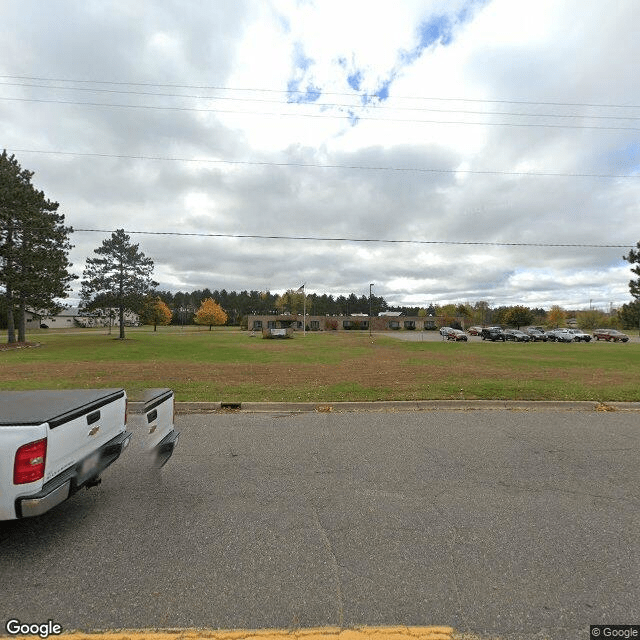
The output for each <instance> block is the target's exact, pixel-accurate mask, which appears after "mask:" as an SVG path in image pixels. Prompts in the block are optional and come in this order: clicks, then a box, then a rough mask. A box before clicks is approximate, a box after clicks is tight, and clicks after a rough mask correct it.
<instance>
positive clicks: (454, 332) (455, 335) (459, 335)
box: [446, 329, 468, 342]
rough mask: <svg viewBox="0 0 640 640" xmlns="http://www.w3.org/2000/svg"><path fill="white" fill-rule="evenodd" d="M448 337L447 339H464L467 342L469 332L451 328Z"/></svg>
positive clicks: (458, 340) (457, 340)
mask: <svg viewBox="0 0 640 640" xmlns="http://www.w3.org/2000/svg"><path fill="white" fill-rule="evenodd" d="M446 337H447V340H455V341H456V342H460V341H463V340H464V342H466V341H467V340H468V337H467V334H466V333H465V332H464V331H460V329H451V331H449V333H447V336H446Z"/></svg>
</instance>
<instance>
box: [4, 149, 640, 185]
mask: <svg viewBox="0 0 640 640" xmlns="http://www.w3.org/2000/svg"><path fill="white" fill-rule="evenodd" d="M7 151H11V153H36V154H42V155H59V156H80V157H94V158H119V159H124V160H156V161H160V162H203V163H206V164H228V165H242V166H244V165H247V166H258V167H296V168H302V169H352V170H355V171H400V172H402V171H406V172H413V173H463V174H470V175H497V176H540V177H550V178H553V177H555V178H640V174H611V173H552V172H533V171H497V170H496V171H479V170H474V169H429V168H420V167H374V166H361V165H347V164H314V163H306V162H266V161H264V162H261V161H257V160H255V161H253V160H214V159H209V158H171V157H167V156H135V155H126V154H115V153H89V152H81V151H47V150H44V149H8V150H7Z"/></svg>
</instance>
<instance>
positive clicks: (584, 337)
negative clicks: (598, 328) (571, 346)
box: [568, 329, 591, 342]
mask: <svg viewBox="0 0 640 640" xmlns="http://www.w3.org/2000/svg"><path fill="white" fill-rule="evenodd" d="M568 331H569V333H572V334H573V335H574V336H575V337H574V340H575V342H591V336H590V335H589V334H588V333H585V332H584V331H582V329H568Z"/></svg>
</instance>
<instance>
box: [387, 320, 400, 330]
mask: <svg viewBox="0 0 640 640" xmlns="http://www.w3.org/2000/svg"><path fill="white" fill-rule="evenodd" d="M399 328H400V323H399V322H398V321H397V320H390V321H389V329H399Z"/></svg>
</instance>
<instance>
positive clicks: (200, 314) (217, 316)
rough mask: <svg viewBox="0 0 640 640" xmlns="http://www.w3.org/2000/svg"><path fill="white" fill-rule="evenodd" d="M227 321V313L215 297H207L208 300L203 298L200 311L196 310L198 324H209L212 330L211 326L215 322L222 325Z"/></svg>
mask: <svg viewBox="0 0 640 640" xmlns="http://www.w3.org/2000/svg"><path fill="white" fill-rule="evenodd" d="M226 321H227V314H226V313H225V312H224V309H223V308H222V307H221V306H220V305H219V304H218V303H217V302H216V301H215V300H214V299H213V298H207V299H206V300H203V301H202V304H201V305H200V308H199V309H198V311H196V317H195V322H196V324H204V325H207V324H208V325H209V331H211V327H212V326H213V325H214V324H215V325H221V324H224V323H225V322H226Z"/></svg>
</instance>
